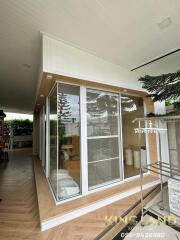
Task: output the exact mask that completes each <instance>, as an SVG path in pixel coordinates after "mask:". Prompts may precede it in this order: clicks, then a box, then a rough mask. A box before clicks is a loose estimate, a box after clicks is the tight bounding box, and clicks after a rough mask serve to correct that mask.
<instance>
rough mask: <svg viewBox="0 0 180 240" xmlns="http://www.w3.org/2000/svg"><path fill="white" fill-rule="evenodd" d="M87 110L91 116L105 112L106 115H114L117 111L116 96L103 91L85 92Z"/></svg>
mask: <svg viewBox="0 0 180 240" xmlns="http://www.w3.org/2000/svg"><path fill="white" fill-rule="evenodd" d="M87 102H88V104H87V112H88V114H90V115H91V116H92V117H96V116H97V117H98V116H99V115H102V114H105V113H107V115H108V116H113V115H116V113H117V96H116V95H110V94H104V93H95V92H93V93H91V92H89V93H88V94H87Z"/></svg>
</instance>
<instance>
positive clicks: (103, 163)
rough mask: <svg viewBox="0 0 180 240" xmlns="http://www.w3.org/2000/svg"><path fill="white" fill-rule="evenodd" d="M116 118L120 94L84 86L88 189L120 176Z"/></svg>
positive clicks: (117, 118)
mask: <svg viewBox="0 0 180 240" xmlns="http://www.w3.org/2000/svg"><path fill="white" fill-rule="evenodd" d="M118 121H119V95H118V94H114V93H110V92H105V91H95V90H91V89H87V134H88V142H87V143H88V183H89V188H90V189H92V188H97V187H99V186H101V185H106V184H108V183H111V182H112V181H115V180H118V179H120V159H119V130H118V126H119V124H118Z"/></svg>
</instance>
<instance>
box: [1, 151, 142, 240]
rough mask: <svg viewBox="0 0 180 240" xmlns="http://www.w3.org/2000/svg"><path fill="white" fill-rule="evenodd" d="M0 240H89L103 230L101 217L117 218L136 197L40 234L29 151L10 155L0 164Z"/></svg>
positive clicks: (137, 195)
mask: <svg viewBox="0 0 180 240" xmlns="http://www.w3.org/2000/svg"><path fill="white" fill-rule="evenodd" d="M0 198H2V202H0V240H7V239H8V240H21V239H23V240H25V239H28V240H92V239H94V238H95V237H96V236H97V235H98V234H99V233H101V232H102V231H103V229H104V228H105V222H104V219H105V216H111V215H116V216H121V215H122V214H123V213H124V212H125V211H126V210H127V209H128V208H129V207H130V206H131V205H132V204H133V203H134V202H136V201H137V200H138V199H139V194H134V195H132V196H131V197H129V198H128V199H123V200H121V201H118V202H116V203H113V204H111V205H109V206H107V207H103V208H101V209H99V210H96V211H94V212H91V213H89V214H86V215H84V216H82V217H79V218H77V219H74V220H72V221H70V222H68V223H65V224H62V225H61V226H58V227H56V228H53V229H51V230H48V231H45V232H40V228H39V213H38V205H37V196H36V188H35V182H34V173H33V168H32V156H31V151H29V150H26V151H15V152H11V153H10V160H9V161H8V162H3V161H1V163H0Z"/></svg>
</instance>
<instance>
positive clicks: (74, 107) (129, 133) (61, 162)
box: [46, 81, 148, 202]
mask: <svg viewBox="0 0 180 240" xmlns="http://www.w3.org/2000/svg"><path fill="white" fill-rule="evenodd" d="M144 111H145V106H144V102H143V98H142V97H139V96H132V95H126V94H124V93H123V94H121V93H119V92H110V91H108V90H104V89H95V88H88V87H85V86H82V85H75V84H74V85H72V84H68V83H64V82H60V81H59V82H56V83H55V85H54V87H53V88H52V90H51V91H50V94H49V96H48V98H47V101H46V122H47V127H46V131H47V133H46V137H47V140H46V148H47V151H46V153H48V154H46V172H47V177H48V181H49V183H50V186H51V188H52V191H53V194H54V196H55V199H56V201H57V202H59V201H60V202H61V201H65V200H66V199H69V198H70V199H72V198H77V197H81V196H83V195H87V194H89V193H91V192H93V191H98V190H101V189H104V188H107V187H110V186H113V185H115V184H120V183H122V182H124V181H125V180H126V179H134V178H136V177H138V175H139V161H143V162H144V163H145V162H146V161H147V158H148V154H147V148H146V140H147V139H146V138H144V139H142V140H141V141H142V142H141V146H142V149H141V151H139V149H138V140H137V135H136V134H135V133H134V128H135V127H136V126H135V125H134V124H133V123H132V120H133V119H134V118H136V117H143V116H144Z"/></svg>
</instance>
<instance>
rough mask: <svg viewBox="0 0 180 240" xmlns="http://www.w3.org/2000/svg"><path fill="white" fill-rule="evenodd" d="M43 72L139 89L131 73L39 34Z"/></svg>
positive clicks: (135, 77)
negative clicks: (40, 37) (41, 37)
mask: <svg viewBox="0 0 180 240" xmlns="http://www.w3.org/2000/svg"><path fill="white" fill-rule="evenodd" d="M43 72H48V73H54V74H58V75H63V76H68V77H74V78H79V79H84V80H88V81H92V82H98V83H103V84H109V85H113V86H119V87H124V88H129V89H134V90H142V88H141V84H140V83H139V82H138V81H137V76H136V75H135V73H132V72H130V71H129V70H128V69H126V68H124V67H121V66H119V65H116V64H113V63H110V62H107V61H105V60H103V59H101V58H99V57H96V56H94V55H92V54H89V53H87V52H84V51H82V50H80V49H78V48H75V47H72V46H69V45H67V44H65V43H63V42H60V41H57V40H54V39H52V38H50V37H48V36H46V35H43Z"/></svg>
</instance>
